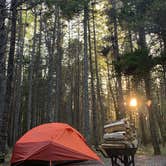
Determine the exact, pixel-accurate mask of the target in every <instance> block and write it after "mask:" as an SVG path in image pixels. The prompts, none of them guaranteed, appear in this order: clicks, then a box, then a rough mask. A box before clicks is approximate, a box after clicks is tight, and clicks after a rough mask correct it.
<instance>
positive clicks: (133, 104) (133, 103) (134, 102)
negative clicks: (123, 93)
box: [129, 98, 137, 107]
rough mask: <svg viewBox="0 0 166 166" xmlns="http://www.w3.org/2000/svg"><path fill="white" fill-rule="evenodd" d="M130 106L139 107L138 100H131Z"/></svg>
mask: <svg viewBox="0 0 166 166" xmlns="http://www.w3.org/2000/svg"><path fill="white" fill-rule="evenodd" d="M129 105H130V106H131V107H136V106H137V99H136V98H131V99H130V103H129Z"/></svg>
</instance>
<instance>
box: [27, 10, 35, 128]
mask: <svg viewBox="0 0 166 166" xmlns="http://www.w3.org/2000/svg"><path fill="white" fill-rule="evenodd" d="M36 30H37V14H36V11H35V18H34V34H33V45H32V55H31V62H30V66H29V80H28V85H29V91H28V111H27V124H26V128H27V130H29V129H30V128H31V123H32V118H31V117H32V86H33V71H34V58H35V57H34V56H35V50H36V49H35V47H36Z"/></svg>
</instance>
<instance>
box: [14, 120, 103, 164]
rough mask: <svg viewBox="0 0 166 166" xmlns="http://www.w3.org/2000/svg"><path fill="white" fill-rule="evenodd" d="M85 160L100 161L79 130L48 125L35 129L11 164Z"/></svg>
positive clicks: (19, 145)
mask: <svg viewBox="0 0 166 166" xmlns="http://www.w3.org/2000/svg"><path fill="white" fill-rule="evenodd" d="M85 160H98V161H100V159H99V157H98V156H97V155H96V154H95V153H94V152H93V151H92V150H91V149H90V148H89V147H88V146H87V144H86V141H85V139H84V137H83V136H82V135H81V134H80V133H79V132H78V131H77V130H75V129H74V128H72V127H71V126H69V125H68V124H63V123H47V124H43V125H40V126H37V127H35V128H33V129H31V130H30V131H28V132H27V133H26V134H25V135H24V136H22V137H21V138H20V139H19V140H18V141H17V142H16V144H15V146H14V150H13V154H12V159H11V164H12V165H15V164H17V165H18V164H19V163H23V162H25V161H43V162H50V163H51V162H55V164H56V162H57V163H59V162H64V161H65V162H68V161H85Z"/></svg>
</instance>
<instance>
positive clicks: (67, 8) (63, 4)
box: [46, 0, 88, 19]
mask: <svg viewBox="0 0 166 166" xmlns="http://www.w3.org/2000/svg"><path fill="white" fill-rule="evenodd" d="M85 3H88V1H87V0H86V1H85V0H84V1H83V0H56V1H55V0H48V1H46V4H47V5H49V6H51V5H52V4H55V5H57V6H59V7H60V9H61V12H62V15H63V16H64V17H65V18H67V19H71V18H72V17H73V15H75V14H78V13H79V12H80V11H82V10H83V8H84V5H85Z"/></svg>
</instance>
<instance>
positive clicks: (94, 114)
mask: <svg viewBox="0 0 166 166" xmlns="http://www.w3.org/2000/svg"><path fill="white" fill-rule="evenodd" d="M88 40H89V62H90V74H91V98H92V107H91V109H92V115H91V116H92V122H93V123H92V125H93V144H94V146H95V148H97V146H98V125H97V106H96V94H95V86H94V81H95V77H94V68H93V60H92V51H91V50H92V47H91V29H90V20H89V19H88Z"/></svg>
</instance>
